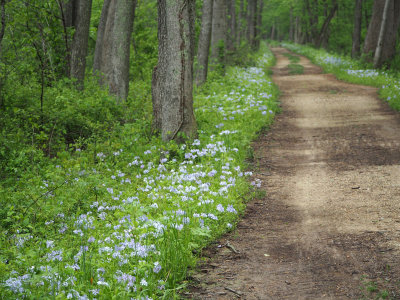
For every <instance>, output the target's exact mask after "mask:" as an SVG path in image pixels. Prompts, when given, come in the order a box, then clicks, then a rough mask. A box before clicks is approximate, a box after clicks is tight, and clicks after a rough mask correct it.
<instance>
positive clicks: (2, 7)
mask: <svg viewBox="0 0 400 300" xmlns="http://www.w3.org/2000/svg"><path fill="white" fill-rule="evenodd" d="M0 22H1V28H0V54H1V42H2V41H3V37H4V32H5V30H6V0H0Z"/></svg>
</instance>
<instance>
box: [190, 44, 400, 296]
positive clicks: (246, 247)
mask: <svg viewBox="0 0 400 300" xmlns="http://www.w3.org/2000/svg"><path fill="white" fill-rule="evenodd" d="M273 52H274V53H275V55H276V57H277V65H276V67H275V68H274V69H273V71H274V76H273V80H274V82H275V83H276V84H277V85H278V86H279V88H280V90H281V91H282V96H281V99H280V101H281V103H282V110H283V112H282V114H281V115H279V116H278V117H277V119H276V122H275V123H274V125H273V126H272V129H271V130H270V131H268V132H265V133H262V134H261V136H260V137H259V139H258V140H257V141H256V142H255V143H254V149H255V160H254V171H255V173H256V174H255V176H254V177H256V178H260V179H262V180H263V186H262V189H263V190H265V191H266V196H265V198H262V199H255V200H254V201H252V202H251V203H249V204H248V208H247V211H246V213H245V215H244V218H243V219H242V220H241V221H240V223H239V224H238V228H237V230H236V231H235V232H233V233H231V234H229V235H226V236H224V237H222V238H221V239H220V240H219V241H218V242H217V243H216V244H213V245H211V246H210V247H209V248H208V249H206V250H205V251H204V254H203V255H204V261H203V262H202V263H200V264H199V266H198V270H197V271H196V272H194V274H193V276H192V278H191V279H192V285H191V288H190V289H189V291H188V292H187V293H186V294H185V296H186V297H187V298H192V299H238V298H241V299H375V297H379V295H380V294H379V293H380V292H382V291H387V293H388V294H389V298H393V299H400V291H399V290H400V165H399V164H400V151H399V144H400V118H399V115H398V114H397V113H395V112H393V111H391V109H390V108H389V107H388V106H387V105H386V104H385V103H383V102H382V101H381V100H379V99H378V97H377V90H376V89H375V88H372V87H367V86H360V85H352V84H348V83H344V82H340V81H338V80H336V79H335V77H334V76H332V75H330V74H322V72H321V70H320V69H319V68H318V67H316V66H315V65H313V64H311V63H310V61H309V60H307V59H306V58H304V57H302V58H301V61H300V64H302V65H303V66H304V67H305V68H304V69H305V73H304V74H303V75H295V76H289V75H288V69H287V65H288V64H289V61H288V59H287V58H286V57H284V56H282V53H284V52H287V50H285V49H282V48H275V49H273ZM227 243H228V245H229V246H226V245H227ZM230 246H232V247H230ZM235 252H237V253H235ZM374 286H376V288H374Z"/></svg>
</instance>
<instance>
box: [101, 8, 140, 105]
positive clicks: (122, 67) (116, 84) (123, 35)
mask: <svg viewBox="0 0 400 300" xmlns="http://www.w3.org/2000/svg"><path fill="white" fill-rule="evenodd" d="M135 6H136V0H133V1H132V0H118V1H117V0H111V2H110V3H109V5H107V3H106V2H104V5H103V10H104V9H106V10H107V11H106V12H104V14H103V11H102V17H104V18H106V20H100V24H102V22H104V23H105V25H104V32H101V31H102V30H100V29H102V28H100V26H99V33H98V36H99V34H100V35H101V34H102V35H103V36H102V38H100V39H99V40H97V41H96V48H97V47H101V49H97V50H96V51H95V52H97V55H98V57H97V58H96V59H98V61H97V62H96V61H95V62H96V64H95V67H96V69H94V72H97V71H99V72H100V74H101V75H102V76H101V80H100V82H101V84H107V86H108V87H109V91H110V93H111V94H113V95H115V96H116V97H117V101H118V102H120V101H122V100H125V99H126V98H127V97H128V91H129V56H130V39H131V35H132V29H133V19H134V12H135ZM101 26H102V25H101ZM97 68H98V69H97Z"/></svg>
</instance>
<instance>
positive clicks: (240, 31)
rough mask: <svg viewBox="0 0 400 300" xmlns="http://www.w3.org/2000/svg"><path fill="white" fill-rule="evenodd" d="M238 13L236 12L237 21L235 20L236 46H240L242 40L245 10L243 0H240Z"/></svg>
mask: <svg viewBox="0 0 400 300" xmlns="http://www.w3.org/2000/svg"><path fill="white" fill-rule="evenodd" d="M239 7H240V8H239V14H238V22H237V29H236V34H237V37H236V43H237V46H240V44H241V42H242V37H243V36H244V31H243V30H244V29H243V28H244V27H245V26H244V24H245V17H246V12H245V10H244V0H240V6H239Z"/></svg>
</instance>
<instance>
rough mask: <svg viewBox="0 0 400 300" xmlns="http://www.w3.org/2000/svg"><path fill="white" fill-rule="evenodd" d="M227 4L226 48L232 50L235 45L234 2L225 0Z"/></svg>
mask: <svg viewBox="0 0 400 300" xmlns="http://www.w3.org/2000/svg"><path fill="white" fill-rule="evenodd" d="M227 6H228V18H227V19H228V20H227V21H228V35H227V47H226V48H227V50H228V51H234V50H235V45H236V26H237V23H236V3H235V1H233V0H227Z"/></svg>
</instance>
